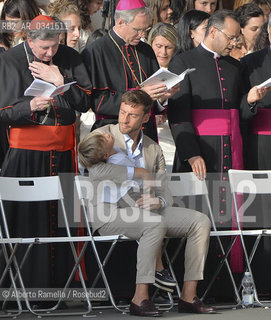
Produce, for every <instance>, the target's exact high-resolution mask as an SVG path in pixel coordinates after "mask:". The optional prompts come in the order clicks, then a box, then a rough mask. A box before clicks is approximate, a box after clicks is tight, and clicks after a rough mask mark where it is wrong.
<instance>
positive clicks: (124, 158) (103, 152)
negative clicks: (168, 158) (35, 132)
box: [78, 131, 176, 293]
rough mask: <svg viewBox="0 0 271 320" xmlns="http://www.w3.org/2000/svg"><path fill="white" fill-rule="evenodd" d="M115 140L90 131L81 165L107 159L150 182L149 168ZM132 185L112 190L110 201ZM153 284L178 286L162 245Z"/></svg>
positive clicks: (83, 145)
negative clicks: (137, 163)
mask: <svg viewBox="0 0 271 320" xmlns="http://www.w3.org/2000/svg"><path fill="white" fill-rule="evenodd" d="M114 142H115V139H114V137H113V136H112V135H111V134H109V133H104V134H100V133H98V132H96V131H94V132H90V133H89V134H88V135H87V136H85V138H84V139H83V140H82V141H81V142H80V144H79V146H78V150H79V163H80V165H83V166H84V167H85V168H90V167H91V166H93V165H94V164H96V163H99V162H101V161H106V162H107V163H113V164H118V165H121V166H126V167H132V168H134V169H133V170H134V175H135V176H137V178H138V179H142V181H143V185H144V182H145V183H148V182H147V181H151V180H153V179H154V177H153V176H152V175H151V174H150V173H149V172H148V170H146V169H144V168H139V167H135V163H134V162H133V161H131V160H130V158H129V156H128V155H127V154H126V153H125V152H124V151H122V150H120V149H119V148H118V147H115V146H114ZM131 183H132V185H131ZM110 184H111V182H110V183H109V185H108V187H109V188H110ZM132 186H133V182H131V181H130V182H127V185H126V187H125V188H124V187H123V188H122V194H118V193H115V195H114V193H113V192H112V191H113V190H110V191H111V192H110V202H111V203H112V202H114V203H116V202H118V200H119V199H120V198H121V197H122V196H124V195H125V194H126V193H127V192H128V190H129V189H130V188H131V187H132ZM104 187H105V185H104ZM113 197H114V200H113ZM153 284H154V285H155V286H156V287H158V288H160V289H161V290H163V291H167V292H171V293H173V291H174V290H173V288H172V287H175V286H176V281H175V280H174V279H173V278H172V277H171V275H170V274H169V272H168V270H167V269H164V266H163V262H162V247H161V248H160V251H159V254H158V257H157V261H156V271H155V282H154V283H153Z"/></svg>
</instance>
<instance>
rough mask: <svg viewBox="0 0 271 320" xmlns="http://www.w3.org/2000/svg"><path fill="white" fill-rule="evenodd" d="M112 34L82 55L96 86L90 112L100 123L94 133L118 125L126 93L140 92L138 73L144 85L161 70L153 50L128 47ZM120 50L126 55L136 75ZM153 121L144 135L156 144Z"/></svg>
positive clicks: (89, 47)
mask: <svg viewBox="0 0 271 320" xmlns="http://www.w3.org/2000/svg"><path fill="white" fill-rule="evenodd" d="M109 34H110V35H111V36H112V38H113V39H114V41H115V42H116V43H114V41H113V40H112V39H111V37H110V35H109ZM109 34H106V35H105V36H103V37H102V38H100V39H97V40H96V41H94V42H93V43H92V44H91V45H89V46H87V47H86V48H85V50H84V51H83V52H82V57H83V60H84V62H85V65H86V67H87V70H88V73H89V77H90V80H91V83H92V86H93V88H92V94H93V99H94V102H93V104H92V105H91V108H92V110H93V111H94V112H95V114H96V120H97V121H96V122H95V124H94V126H93V129H95V128H98V127H101V126H103V125H106V124H109V123H117V119H118V114H119V108H120V103H121V97H122V95H123V93H125V92H126V91H128V90H131V89H135V88H139V86H138V83H137V81H136V79H135V77H136V78H137V79H138V81H139V82H140V72H139V70H141V75H142V81H144V80H146V79H147V78H148V77H149V76H151V75H152V74H153V73H154V72H155V71H157V70H158V69H159V66H158V63H157V60H156V57H155V54H154V52H153V50H152V48H151V46H149V45H148V44H146V43H144V42H142V41H140V42H139V44H138V45H136V46H131V45H125V42H124V40H122V39H121V38H120V37H118V36H117V35H116V33H115V32H114V31H113V30H110V31H109ZM116 44H117V45H118V46H119V49H118V47H117V45H116ZM119 50H121V51H122V52H123V55H124V56H125V58H126V61H127V62H128V63H129V65H130V67H131V69H132V70H133V72H132V71H131V69H130V68H129V66H128V65H127V63H126V61H125V59H124V57H123V56H122V54H121V53H120V51H119ZM133 74H134V75H135V77H134V75H133ZM153 120H154V119H153V117H150V121H149V122H148V123H147V124H146V125H144V126H145V127H144V134H146V135H148V136H149V137H150V138H152V139H154V140H157V130H156V125H155V123H154V121H153Z"/></svg>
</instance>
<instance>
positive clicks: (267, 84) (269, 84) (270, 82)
mask: <svg viewBox="0 0 271 320" xmlns="http://www.w3.org/2000/svg"><path fill="white" fill-rule="evenodd" d="M257 87H258V89H261V88H264V87H271V78H269V79H267V80H266V81H264V82H262V83H261V84H259V85H257Z"/></svg>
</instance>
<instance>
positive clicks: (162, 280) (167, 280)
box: [155, 269, 176, 287]
mask: <svg viewBox="0 0 271 320" xmlns="http://www.w3.org/2000/svg"><path fill="white" fill-rule="evenodd" d="M155 282H156V283H159V284H161V285H163V286H166V287H176V281H175V280H174V279H173V278H172V276H171V275H170V274H169V272H168V271H167V270H166V269H163V270H162V271H155Z"/></svg>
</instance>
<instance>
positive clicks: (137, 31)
mask: <svg viewBox="0 0 271 320" xmlns="http://www.w3.org/2000/svg"><path fill="white" fill-rule="evenodd" d="M130 27H131V28H132V30H133V31H134V32H136V33H137V34H143V33H145V32H148V31H150V30H151V27H148V28H146V29H137V28H134V27H132V26H130Z"/></svg>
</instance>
